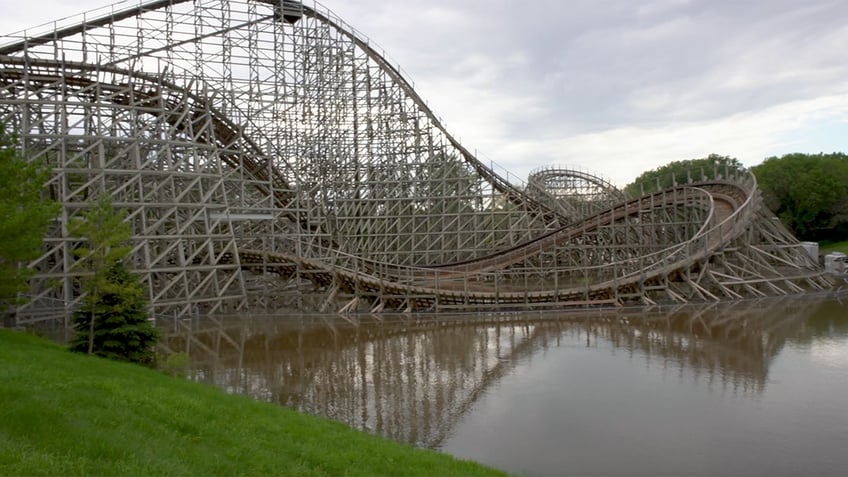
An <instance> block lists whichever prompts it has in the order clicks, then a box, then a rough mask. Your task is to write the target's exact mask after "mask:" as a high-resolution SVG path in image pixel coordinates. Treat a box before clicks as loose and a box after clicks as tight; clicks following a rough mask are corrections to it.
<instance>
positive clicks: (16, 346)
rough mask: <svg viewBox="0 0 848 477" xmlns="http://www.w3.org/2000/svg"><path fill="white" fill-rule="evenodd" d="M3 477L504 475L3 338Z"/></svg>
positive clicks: (15, 337)
mask: <svg viewBox="0 0 848 477" xmlns="http://www.w3.org/2000/svg"><path fill="white" fill-rule="evenodd" d="M0 475H26V476H30V475H51V476H53V475H62V476H69V475H110V476H112V475H144V476H148V475H179V476H183V475H203V476H205V475H280V476H282V475H286V476H312V475H328V476H355V475H368V476H371V475H391V476H403V475H463V476H465V475H469V476H474V475H504V474H503V473H500V472H499V471H496V470H493V469H489V468H486V467H483V466H481V465H479V464H476V463H473V462H467V461H461V460H458V459H455V458H453V457H451V456H448V455H445V454H441V453H438V452H434V451H428V450H422V449H415V448H412V447H410V446H405V445H402V444H398V443H395V442H392V441H388V440H384V439H381V438H379V437H376V436H372V435H369V434H366V433H363V432H359V431H354V430H351V429H349V428H348V427H346V426H344V425H342V424H339V423H335V422H332V421H328V420H324V419H320V418H316V417H311V416H306V415H303V414H300V413H297V412H295V411H293V410H290V409H286V408H282V407H279V406H276V405H272V404H268V403H262V402H257V401H254V400H252V399H250V398H247V397H244V396H237V395H228V394H226V393H224V392H223V391H220V390H219V389H217V388H213V387H211V386H208V385H204V384H199V383H193V382H190V381H187V380H182V379H178V378H172V377H169V376H166V375H164V374H162V373H159V372H157V371H153V370H150V369H146V368H143V367H140V366H136V365H131V364H125V363H118V362H112V361H108V360H105V359H102V358H95V357H89V356H84V355H78V354H73V353H70V352H68V351H65V349H64V348H61V347H60V346H58V345H56V344H53V343H50V342H48V341H45V340H43V339H40V338H37V337H34V336H32V335H28V334H24V333H15V332H11V331H8V330H0Z"/></svg>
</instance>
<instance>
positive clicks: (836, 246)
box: [819, 240, 848, 255]
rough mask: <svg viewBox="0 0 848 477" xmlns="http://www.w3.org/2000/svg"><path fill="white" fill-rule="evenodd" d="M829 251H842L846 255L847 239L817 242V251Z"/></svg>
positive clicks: (847, 251) (824, 253)
mask: <svg viewBox="0 0 848 477" xmlns="http://www.w3.org/2000/svg"><path fill="white" fill-rule="evenodd" d="M830 252H842V253H844V254H846V255H848V240H843V241H842V242H822V243H821V244H819V253H820V254H821V255H827V254H829V253H830Z"/></svg>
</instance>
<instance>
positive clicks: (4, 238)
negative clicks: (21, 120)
mask: <svg viewBox="0 0 848 477" xmlns="http://www.w3.org/2000/svg"><path fill="white" fill-rule="evenodd" d="M49 177H50V170H49V169H48V168H46V167H43V166H42V165H40V164H36V163H29V162H27V161H26V160H25V159H24V158H22V157H21V156H20V154H19V153H18V151H17V149H16V148H15V140H14V138H13V137H12V136H10V135H8V134H6V132H5V130H4V127H3V125H0V311H3V310H5V309H6V308H7V307H8V306H9V305H12V304H15V303H17V295H18V294H19V293H22V292H25V291H26V290H27V280H28V279H29V277H30V276H31V275H32V270H31V269H28V268H26V267H22V266H21V265H22V264H25V263H26V262H28V261H29V260H32V259H34V258H36V257H38V254H39V253H40V251H41V244H42V242H43V240H44V235H45V234H46V232H47V229H48V227H49V225H50V220H51V219H52V218H53V217H55V216H56V215H57V214H58V213H59V205H58V204H57V203H55V202H53V201H51V200H46V199H44V198H43V197H42V193H43V191H44V185H45V184H46V182H47V180H48V178H49Z"/></svg>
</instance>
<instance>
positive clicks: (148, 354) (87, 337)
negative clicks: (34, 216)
mask: <svg viewBox="0 0 848 477" xmlns="http://www.w3.org/2000/svg"><path fill="white" fill-rule="evenodd" d="M125 217H126V211H125V210H121V211H118V212H115V210H114V209H113V207H112V201H111V199H110V198H109V197H108V196H107V195H105V194H104V195H101V196H100V199H99V200H98V201H97V203H96V204H95V205H94V206H93V207H92V208H91V209H89V210H88V212H86V213H85V214H84V215H83V217H82V218H81V219H78V220H76V221H74V222H71V223H70V224H69V227H68V228H69V231H70V232H71V234H72V235H75V236H78V237H84V238H85V239H86V240H87V246H85V247H81V248H79V249H77V255H78V256H79V257H80V258H81V261H80V263H81V264H82V266H83V267H84V269H85V271H87V272H90V275H89V276H87V277H85V278H84V280H83V291H84V292H85V298H84V300H83V306H82V307H81V308H80V309H78V310H77V311H76V312H74V314H73V317H72V321H73V326H74V329H75V330H76V335H75V337H74V339H73V340H72V341H71V345H70V347H71V349H72V350H73V351H78V352H84V353H88V354H95V355H98V356H104V357H108V358H112V359H117V360H121V361H131V362H136V363H142V364H152V363H153V359H154V350H153V347H154V346H155V344H156V342H157V340H158V333H157V330H156V329H155V328H154V327H153V325H152V324H151V323H150V321H148V314H147V311H146V302H145V300H144V287H143V286H142V285H141V282H140V281H139V279H138V277H137V276H135V275H133V274H132V273H130V271H129V268H128V266H127V264H126V258H127V256H128V255H129V252H130V249H131V247H129V246H127V245H126V244H127V242H128V241H129V238H130V235H131V231H130V227H129V224H127V223H126V222H124V220H123V219H124V218H125Z"/></svg>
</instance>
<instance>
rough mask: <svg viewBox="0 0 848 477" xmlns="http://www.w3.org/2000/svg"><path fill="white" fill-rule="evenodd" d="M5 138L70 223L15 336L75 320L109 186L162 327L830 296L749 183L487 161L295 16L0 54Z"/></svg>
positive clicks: (49, 247) (140, 30)
mask: <svg viewBox="0 0 848 477" xmlns="http://www.w3.org/2000/svg"><path fill="white" fill-rule="evenodd" d="M0 121H2V122H4V123H5V124H6V125H7V126H9V128H10V129H12V130H14V131H16V132H17V134H18V136H19V137H20V139H21V141H22V149H23V153H24V154H25V155H26V156H27V157H28V158H30V159H31V160H32V161H38V162H42V163H45V164H48V165H49V166H51V167H52V168H53V176H52V178H51V180H50V182H49V194H50V195H51V196H53V197H54V198H55V199H57V200H58V201H59V202H60V203H61V204H62V207H63V208H62V213H61V215H60V217H59V220H58V222H57V223H56V224H55V227H53V229H52V230H51V231H50V233H49V236H48V237H47V238H46V242H45V243H46V245H45V248H44V251H43V254H42V255H41V256H40V257H38V258H37V259H36V260H34V261H33V262H32V263H31V264H30V265H31V266H32V267H34V268H35V269H36V270H37V272H38V273H37V274H36V276H35V278H34V280H33V282H32V295H33V297H34V298H33V299H32V300H31V302H30V303H29V304H27V305H25V306H23V307H21V308H20V309H19V310H17V317H18V319H19V320H20V323H27V322H32V321H36V320H39V319H47V318H51V317H63V316H67V314H68V311H70V310H71V309H73V308H74V307H75V306H76V304H77V303H78V302H79V299H80V295H79V293H80V291H79V288H78V284H77V282H78V277H79V274H80V273H82V272H81V271H80V270H79V269H80V267H79V266H78V264H77V263H76V262H77V259H76V258H75V255H74V253H73V250H74V249H75V248H76V247H78V246H79V241H78V240H77V239H76V238H74V237H70V236H68V231H67V224H68V222H69V221H72V220H74V218H75V217H78V216H79V215H80V214H81V213H82V212H83V211H84V210H85V209H86V207H87V206H88V203H89V202H90V200H91V199H92V198H93V197H95V196H97V195H98V194H101V193H108V194H110V195H111V196H112V197H113V198H114V202H115V203H116V204H117V205H118V206H120V207H125V208H126V209H127V210H128V211H129V221H130V223H131V225H132V229H133V245H134V249H133V261H134V264H135V268H136V269H137V271H138V272H139V273H140V274H141V276H142V279H143V281H144V283H145V285H146V287H147V289H148V299H149V301H150V303H151V306H152V307H153V309H154V312H156V313H157V314H166V315H177V316H193V315H225V314H229V313H238V312H247V311H250V312H255V313H260V312H261V313H266V312H274V311H278V310H297V311H340V312H372V313H379V312H384V311H437V312H445V311H456V310H476V311H480V310H484V311H490V310H517V309H542V308H547V309H551V308H554V309H556V308H561V307H564V306H610V305H616V306H617V305H622V304H628V303H639V304H651V303H656V302H673V303H687V302H693V301H717V300H733V299H739V298H752V297H753V298H756V297H760V296H765V295H784V294H793V293H798V292H801V291H804V290H805V289H808V288H821V287H827V286H828V282H827V280H826V279H825V278H824V277H823V275H822V271H821V270H820V268H819V267H818V266H817V265H816V264H815V263H814V261H812V260H810V259H809V257H807V256H806V255H805V254H804V252H803V250H802V249H801V247H800V246H799V244H798V243H797V241H796V240H794V238H792V237H791V236H790V235H789V234H788V233H787V232H786V231H785V230H784V229H783V228H782V227H781V226H780V224H779V223H777V222H775V221H774V220H773V217H772V216H771V214H769V213H768V212H767V210H766V209H765V208H764V207H763V205H762V201H761V200H760V198H759V195H758V192H757V187H756V183H755V181H754V178H753V177H752V176H750V175H748V174H746V173H736V172H734V171H727V170H714V171H695V172H693V173H692V174H690V177H691V180H690V181H688V183H686V184H677V185H675V186H674V187H671V188H669V189H667V190H664V191H660V192H657V193H653V194H649V195H646V196H644V197H639V198H627V197H625V196H624V195H623V194H622V193H620V192H618V191H617V190H616V189H615V188H614V187H613V186H612V185H611V184H609V183H608V182H606V181H604V180H602V179H600V178H597V177H595V176H593V175H591V174H587V173H584V172H579V171H569V170H559V169H546V170H538V171H536V172H535V173H533V174H532V175H531V176H530V177H529V178H528V184H527V185H526V187H525V186H523V185H521V184H515V183H513V182H514V181H513V182H511V181H510V180H507V179H506V177H507V176H506V174H505V173H501V172H498V171H496V170H495V169H494V167H493V166H492V165H487V164H484V163H482V162H481V161H479V160H478V159H477V158H476V157H475V156H474V155H473V154H472V153H471V152H470V151H469V150H468V149H467V148H465V147H464V146H463V145H461V144H460V143H459V142H458V141H457V140H456V139H455V138H454V137H453V136H451V135H450V134H449V133H448V131H447V130H446V129H445V127H444V126H443V124H442V123H441V121H440V120H439V118H438V117H436V116H435V114H434V113H433V112H432V111H430V109H429V108H428V107H427V105H426V103H425V102H424V101H423V100H422V99H421V98H420V97H419V96H418V95H417V94H416V92H415V90H414V88H413V86H412V84H411V83H410V82H408V81H407V80H406V79H405V78H404V77H403V75H402V74H401V72H400V71H399V70H398V69H397V68H396V67H395V66H394V64H393V63H391V62H390V61H388V60H387V59H386V57H385V55H384V54H383V53H382V52H380V51H379V50H378V49H377V48H375V47H374V46H373V44H372V43H370V42H368V41H367V40H366V39H364V38H363V37H362V36H361V35H360V34H359V33H358V32H356V31H355V30H354V29H353V28H351V27H350V26H348V25H346V24H345V23H344V21H342V20H341V19H339V18H337V17H336V16H334V15H333V14H332V13H330V12H328V11H326V10H324V9H323V8H321V7H318V6H315V5H313V6H309V5H306V4H301V3H300V2H296V1H289V0H232V1H222V0H197V1H192V2H189V1H187V0H153V1H149V2H147V3H144V4H141V5H136V6H115V7H113V8H112V9H109V10H104V11H100V12H91V13H88V14H86V15H82V16H79V17H76V18H71V19H66V20H64V21H63V22H62V23H61V24H50V26H49V27H46V28H43V29H42V30H38V29H35V30H28V31H26V32H22V33H20V34H14V35H11V36H8V37H3V38H2V39H0Z"/></svg>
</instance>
